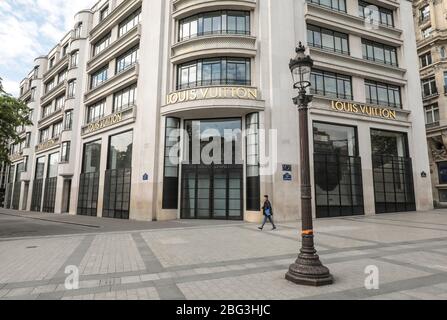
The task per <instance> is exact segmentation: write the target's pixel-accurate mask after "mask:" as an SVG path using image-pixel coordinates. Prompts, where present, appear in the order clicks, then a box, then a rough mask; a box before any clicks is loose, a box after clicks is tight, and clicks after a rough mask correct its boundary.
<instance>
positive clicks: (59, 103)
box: [55, 95, 65, 110]
mask: <svg viewBox="0 0 447 320" xmlns="http://www.w3.org/2000/svg"><path fill="white" fill-rule="evenodd" d="M64 104H65V95H61V96H59V97H57V98H56V104H55V110H60V109H62V108H63V107H64Z"/></svg>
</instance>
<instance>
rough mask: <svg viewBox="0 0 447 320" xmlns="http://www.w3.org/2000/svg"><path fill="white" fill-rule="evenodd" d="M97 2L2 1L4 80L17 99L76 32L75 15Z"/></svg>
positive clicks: (0, 32)
mask: <svg viewBox="0 0 447 320" xmlns="http://www.w3.org/2000/svg"><path fill="white" fill-rule="evenodd" d="M96 1H97V0H0V77H1V78H3V86H4V87H5V89H6V91H7V92H9V93H11V94H14V95H17V93H18V91H19V83H20V81H21V80H22V79H23V78H25V77H26V76H27V75H28V73H29V72H30V71H31V70H32V68H33V67H34V59H35V58H36V57H38V56H40V55H46V54H48V52H49V50H51V49H52V48H53V47H54V46H55V45H56V43H57V42H59V41H60V40H61V39H62V37H63V36H64V35H65V34H66V33H67V32H68V31H69V30H70V29H72V28H73V23H74V19H73V17H74V15H75V14H76V13H77V12H78V11H80V10H82V9H89V8H91V7H92V6H93V5H94V4H95V2H96Z"/></svg>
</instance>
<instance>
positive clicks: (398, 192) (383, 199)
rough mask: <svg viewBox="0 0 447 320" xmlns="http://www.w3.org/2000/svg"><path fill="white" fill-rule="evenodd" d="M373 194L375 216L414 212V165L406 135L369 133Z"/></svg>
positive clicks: (376, 131) (399, 133)
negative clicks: (378, 214) (376, 214)
mask: <svg viewBox="0 0 447 320" xmlns="http://www.w3.org/2000/svg"><path fill="white" fill-rule="evenodd" d="M371 146H372V154H373V172H374V190H375V201H376V212H377V213H392V212H405V211H414V210H416V204H415V196H414V183H413V165H412V160H411V158H410V157H409V152H408V140H407V135H406V134H405V133H401V132H391V131H383V130H371Z"/></svg>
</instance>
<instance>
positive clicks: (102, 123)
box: [84, 112, 123, 134]
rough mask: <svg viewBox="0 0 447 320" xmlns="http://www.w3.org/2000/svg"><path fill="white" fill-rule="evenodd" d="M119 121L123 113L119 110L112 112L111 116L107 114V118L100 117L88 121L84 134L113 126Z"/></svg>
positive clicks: (121, 119)
mask: <svg viewBox="0 0 447 320" xmlns="http://www.w3.org/2000/svg"><path fill="white" fill-rule="evenodd" d="M121 121H123V114H122V113H121V112H120V113H116V114H112V115H111V116H109V117H107V118H104V119H101V120H99V121H97V122H94V123H90V124H89V125H88V128H87V130H86V132H85V133H84V134H89V133H92V132H95V131H98V130H101V129H104V128H107V127H110V126H113V125H115V124H117V123H119V122H121Z"/></svg>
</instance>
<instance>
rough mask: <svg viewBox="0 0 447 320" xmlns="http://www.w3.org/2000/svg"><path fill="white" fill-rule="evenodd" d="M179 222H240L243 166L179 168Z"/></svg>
mask: <svg viewBox="0 0 447 320" xmlns="http://www.w3.org/2000/svg"><path fill="white" fill-rule="evenodd" d="M182 177H183V179H182V207H181V217H182V219H216V220H242V219H243V206H242V205H243V194H242V192H243V185H242V183H243V166H242V165H232V166H202V165H183V166H182Z"/></svg>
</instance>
